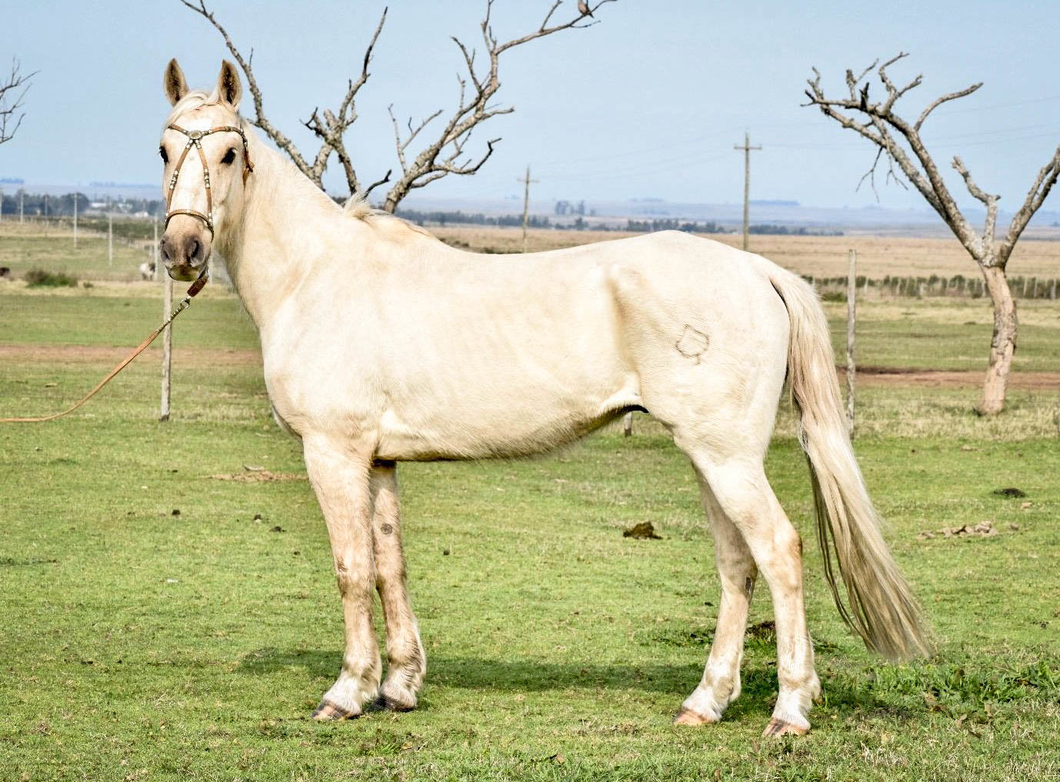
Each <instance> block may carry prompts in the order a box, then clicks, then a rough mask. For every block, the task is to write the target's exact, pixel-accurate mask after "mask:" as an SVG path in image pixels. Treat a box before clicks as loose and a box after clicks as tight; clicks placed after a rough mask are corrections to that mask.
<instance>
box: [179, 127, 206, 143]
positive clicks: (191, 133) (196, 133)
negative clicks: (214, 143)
mask: <svg viewBox="0 0 1060 782" xmlns="http://www.w3.org/2000/svg"><path fill="white" fill-rule="evenodd" d="M184 135H186V136H187V137H188V138H190V139H191V140H192V141H198V140H199V139H201V138H202V137H203V136H205V135H206V134H205V133H203V132H202V131H201V130H186V131H184Z"/></svg>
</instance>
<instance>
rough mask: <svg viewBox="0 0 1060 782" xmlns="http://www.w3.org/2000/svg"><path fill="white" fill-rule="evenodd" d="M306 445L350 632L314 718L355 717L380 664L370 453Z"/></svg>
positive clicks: (308, 441) (373, 688)
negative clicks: (374, 614) (375, 615)
mask: <svg viewBox="0 0 1060 782" xmlns="http://www.w3.org/2000/svg"><path fill="white" fill-rule="evenodd" d="M303 445H304V450H305V463H306V469H307V471H308V472H309V481H310V483H311V484H312V485H313V490H314V491H315V492H316V495H317V500H319V502H320V508H321V510H322V511H323V512H324V520H325V521H326V522H327V526H328V537H329V538H330V539H331V554H332V557H333V559H334V562H335V575H336V578H337V580H338V585H339V592H340V594H341V595H342V611H343V618H344V620H345V631H346V633H345V635H346V644H345V651H344V652H343V657H342V669H341V671H340V673H339V678H338V679H337V680H336V681H335V684H333V685H332V687H331V689H329V690H328V691H327V693H326V694H325V695H324V698H323V700H322V701H321V703H320V706H319V707H318V708H317V710H316V712H314V714H313V717H314V718H315V719H319V720H335V719H344V718H346V717H356V716H358V715H360V714H361V712H362V709H363V707H364V705H365V703H367V702H369V701H371V700H372V699H374V698H375V696H376V693H378V691H379V675H380V668H381V665H380V661H379V645H378V642H377V641H376V637H375V629H374V628H373V627H372V585H373V584H374V583H375V562H374V557H373V552H372V530H371V510H372V508H371V495H370V492H369V485H368V483H369V481H368V472H369V468H370V466H371V459H370V455H369V454H368V453H358V449H357V447H356V446H357V444H356V443H349V442H346V441H332V440H331V439H330V438H326V437H305V438H303Z"/></svg>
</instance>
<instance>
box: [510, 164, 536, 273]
mask: <svg viewBox="0 0 1060 782" xmlns="http://www.w3.org/2000/svg"><path fill="white" fill-rule="evenodd" d="M515 181H516V182H522V183H523V184H524V185H525V189H524V190H523V252H524V253H525V252H526V225H527V223H528V222H529V220H530V184H531V183H534V184H537V182H538V180H536V179H531V178H530V166H527V167H526V176H525V177H523V178H522V179H519V178H516V180H515Z"/></svg>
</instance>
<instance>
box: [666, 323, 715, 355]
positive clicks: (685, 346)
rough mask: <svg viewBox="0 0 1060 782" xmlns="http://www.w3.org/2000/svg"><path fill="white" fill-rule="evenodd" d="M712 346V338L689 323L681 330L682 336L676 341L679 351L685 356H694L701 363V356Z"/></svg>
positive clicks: (675, 345) (675, 344)
mask: <svg viewBox="0 0 1060 782" xmlns="http://www.w3.org/2000/svg"><path fill="white" fill-rule="evenodd" d="M709 346H710V339H709V338H708V337H707V335H706V334H704V333H703V332H702V331H699V330H697V329H694V328H692V327H691V326H689V325H688V324H687V323H686V324H685V330H684V331H682V332H681V338H680V339H679V340H677V342H676V343H674V347H675V348H677V352H678V353H680V354H681V355H682V356H684V357H685V358H694V359H695V360H696V363H697V364H698V363H699V359H700V357H701V356H702V355H703V353H705V352H706V350H707V348H708V347H709Z"/></svg>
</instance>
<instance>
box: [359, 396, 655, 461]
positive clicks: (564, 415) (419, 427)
mask: <svg viewBox="0 0 1060 782" xmlns="http://www.w3.org/2000/svg"><path fill="white" fill-rule="evenodd" d="M616 385H617V387H616V388H615V389H614V391H613V392H612V393H608V394H606V395H605V394H584V395H583V394H579V395H576V396H575V395H565V394H563V395H561V394H554V395H550V394H548V393H547V392H543V391H542V389H532V388H527V389H525V391H522V392H520V393H513V394H511V395H504V394H497V395H493V396H491V397H490V398H483V397H476V395H474V394H472V395H469V397H468V398H465V399H464V400H461V401H457V402H453V403H450V404H448V405H445V406H444V407H440V408H434V410H433V414H430V415H428V416H424V415H422V413H421V409H417V408H419V406H415V407H414V408H413V409H410V410H402V409H401V408H399V407H391V408H388V409H387V410H386V411H384V413H383V415H382V418H381V421H380V439H379V446H378V450H377V458H379V459H388V460H396V461H430V460H434V459H486V458H493V457H514V456H526V455H529V454H534V453H541V452H542V451H547V450H549V449H552V448H556V447H558V446H560V445H563V444H565V443H568V442H571V441H573V440H576V439H578V438H580V437H582V436H584V435H586V434H588V433H589V432H591V431H593V430H594V429H597V428H599V427H600V426H602V425H604V424H606V423H607V422H609V421H611V420H613V419H614V418H615V417H616V416H617V415H620V414H621V413H622V412H623V411H625V410H628V409H630V408H636V407H640V406H641V399H640V393H639V389H638V387H637V380H636V378H635V376H633V375H630V376H629V377H628V378H626V380H625V382H622V383H619V384H616Z"/></svg>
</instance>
